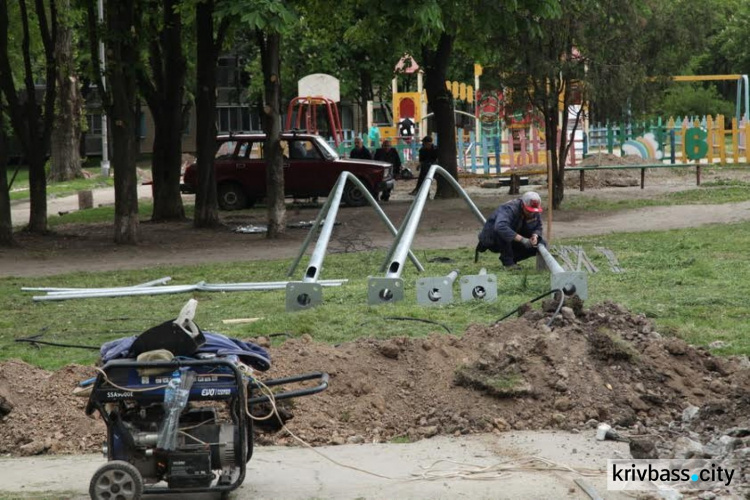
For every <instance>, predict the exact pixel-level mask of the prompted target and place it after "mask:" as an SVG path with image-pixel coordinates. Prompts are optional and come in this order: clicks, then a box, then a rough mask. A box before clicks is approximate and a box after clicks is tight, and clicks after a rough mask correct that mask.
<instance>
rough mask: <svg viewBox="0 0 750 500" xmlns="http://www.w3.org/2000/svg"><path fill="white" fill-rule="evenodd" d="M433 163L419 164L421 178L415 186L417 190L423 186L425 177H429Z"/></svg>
mask: <svg viewBox="0 0 750 500" xmlns="http://www.w3.org/2000/svg"><path fill="white" fill-rule="evenodd" d="M431 166H432V165H431V164H429V163H420V165H419V178H418V179H417V187H415V188H414V190H415V191H419V188H420V187H422V183H423V182H424V178H425V177H427V172H428V171H429V170H430V167H431Z"/></svg>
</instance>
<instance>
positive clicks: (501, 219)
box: [474, 191, 544, 269]
mask: <svg viewBox="0 0 750 500" xmlns="http://www.w3.org/2000/svg"><path fill="white" fill-rule="evenodd" d="M541 213H542V199H541V198H540V197H539V194H538V193H535V192H534V191H529V192H527V193H524V195H523V196H521V197H520V198H518V199H515V200H511V201H509V202H507V203H504V204H502V205H500V206H499V207H498V208H497V210H495V211H494V212H493V213H492V215H491V216H490V218H489V219H487V222H486V223H485V224H484V227H483V228H482V232H481V233H479V243H478V244H477V248H476V253H475V254H474V261H475V262H476V261H477V260H478V258H479V253H480V252H486V251H487V250H489V251H490V252H495V253H499V254H500V262H502V263H503V266H504V267H505V268H509V269H515V268H518V262H520V261H522V260H524V259H528V258H529V257H531V256H534V255H536V254H537V246H538V245H539V243H544V240H543V239H542V217H541Z"/></svg>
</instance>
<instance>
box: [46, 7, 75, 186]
mask: <svg viewBox="0 0 750 500" xmlns="http://www.w3.org/2000/svg"><path fill="white" fill-rule="evenodd" d="M59 1H60V7H61V8H60V15H61V16H62V17H63V19H61V20H60V27H59V31H58V36H57V43H56V47H55V48H56V51H55V57H56V58H57V75H56V76H57V78H56V80H57V81H56V84H57V117H56V121H55V127H54V128H53V130H52V167H51V169H50V173H49V179H50V180H51V181H57V182H59V181H69V180H71V179H75V178H76V177H82V175H83V174H82V173H81V154H80V151H79V145H80V140H81V111H82V109H83V99H82V97H81V92H80V88H79V84H78V77H77V76H76V74H75V61H74V59H73V29H72V26H71V21H70V16H69V12H70V0H59Z"/></svg>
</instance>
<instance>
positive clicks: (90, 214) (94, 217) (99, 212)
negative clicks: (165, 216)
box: [47, 202, 195, 228]
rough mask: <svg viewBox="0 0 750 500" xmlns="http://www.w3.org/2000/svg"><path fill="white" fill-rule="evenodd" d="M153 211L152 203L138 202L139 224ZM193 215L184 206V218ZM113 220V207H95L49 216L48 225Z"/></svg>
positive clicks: (95, 222) (188, 207)
mask: <svg viewBox="0 0 750 500" xmlns="http://www.w3.org/2000/svg"><path fill="white" fill-rule="evenodd" d="M153 210H154V205H153V203H144V202H140V203H139V204H138V217H139V220H140V221H141V222H144V221H148V220H150V219H151V213H152V212H153ZM194 213H195V205H185V217H187V218H192V217H193V215H194ZM114 220H115V207H114V206H108V207H96V208H89V209H87V210H76V211H75V212H70V213H67V214H64V215H61V216H58V215H57V214H50V217H49V219H48V220H47V223H48V225H49V226H50V227H51V228H53V227H55V226H60V225H63V224H101V223H110V224H111V223H113V221H114Z"/></svg>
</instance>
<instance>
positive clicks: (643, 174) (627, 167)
mask: <svg viewBox="0 0 750 500" xmlns="http://www.w3.org/2000/svg"><path fill="white" fill-rule="evenodd" d="M681 167H695V184H696V185H697V186H700V185H701V164H700V163H675V164H669V165H666V164H663V163H653V164H646V165H603V166H600V167H565V171H566V172H572V171H577V172H580V173H581V184H580V190H581V191H583V190H584V175H585V173H586V172H587V171H589V170H635V169H640V170H641V189H643V185H644V183H645V181H646V169H647V168H681Z"/></svg>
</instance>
